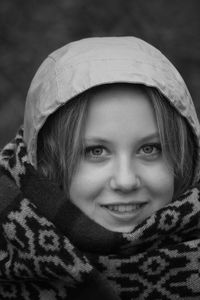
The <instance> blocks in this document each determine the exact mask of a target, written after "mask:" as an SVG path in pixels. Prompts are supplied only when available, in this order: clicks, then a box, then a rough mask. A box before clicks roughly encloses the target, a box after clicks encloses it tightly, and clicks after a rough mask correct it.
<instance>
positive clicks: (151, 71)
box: [24, 37, 200, 169]
mask: <svg viewBox="0 0 200 300" xmlns="http://www.w3.org/2000/svg"><path fill="white" fill-rule="evenodd" d="M115 82H121V83H122V82H126V83H140V84H144V85H146V86H152V87H156V88H157V89H158V90H159V91H160V92H161V93H162V94H163V95H164V96H166V98H167V99H169V101H170V102H171V104H172V105H173V106H174V107H175V108H176V109H177V110H178V112H179V113H180V114H181V115H182V116H184V117H185V118H186V119H187V120H188V122H189V124H190V126H191V127H192V130H193V132H194V134H195V136H196V137H197V143H198V146H199V149H200V125H199V121H198V118H197V115H196V111H195V108H194V105H193V102H192V99H191V96H190V94H189V91H188V89H187V87H186V85H185V83H184V81H183V79H182V77H181V76H180V74H179V72H178V71H177V70H176V69H175V67H174V66H173V65H172V64H171V63H170V61H169V60H168V59H167V58H166V57H165V56H164V55H163V54H162V53H161V52H160V51H159V50H157V49H156V48H154V47H153V46H151V45H149V44H148V43H146V42H144V41H143V40H141V39H138V38H135V37H104V38H103V37H100V38H87V39H83V40H80V41H76V42H73V43H70V44H68V45H66V46H64V47H62V48H60V49H58V50H57V51H55V52H53V53H52V54H50V55H49V56H48V57H47V59H46V60H45V61H44V62H43V63H42V65H41V66H40V68H39V70H38V71H37V73H36V75H35V77H34V78H33V81H32V83H31V86H30V89H29V92H28V95H27V101H26V106H25V117H24V138H25V142H26V144H27V148H28V155H29V159H30V162H31V163H32V164H33V165H34V166H36V163H37V161H36V151H37V149H36V148H37V136H38V132H39V130H40V129H41V127H42V126H43V124H44V123H45V121H46V119H47V117H48V116H49V115H50V114H52V113H53V112H55V110H57V109H58V108H59V107H60V106H62V105H63V104H65V103H66V102H67V101H69V100H70V99H72V98H73V97H74V96H77V95H78V94H80V93H82V92H84V91H85V90H87V89H89V88H91V87H94V86H98V85H101V84H109V83H115ZM199 153H200V151H199ZM199 156H200V154H199ZM198 169H199V168H198Z"/></svg>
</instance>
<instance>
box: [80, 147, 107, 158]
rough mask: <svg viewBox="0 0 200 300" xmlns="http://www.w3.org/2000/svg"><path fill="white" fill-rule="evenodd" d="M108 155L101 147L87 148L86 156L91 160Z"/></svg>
mask: <svg viewBox="0 0 200 300" xmlns="http://www.w3.org/2000/svg"><path fill="white" fill-rule="evenodd" d="M106 155H107V150H106V149H105V147H103V146H101V145H95V146H87V147H86V148H85V156H86V157H87V158H90V159H98V158H103V157H105V156H106Z"/></svg>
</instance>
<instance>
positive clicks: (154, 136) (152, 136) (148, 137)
mask: <svg viewBox="0 0 200 300" xmlns="http://www.w3.org/2000/svg"><path fill="white" fill-rule="evenodd" d="M153 139H159V140H160V136H159V133H158V132H154V133H150V134H148V135H146V136H144V137H142V138H139V141H140V142H141V143H144V142H146V141H149V140H153ZM84 141H85V142H86V143H87V142H93V143H107V144H110V143H111V142H110V141H109V140H107V139H106V138H101V137H96V136H94V137H93V136H89V137H88V138H85V139H84Z"/></svg>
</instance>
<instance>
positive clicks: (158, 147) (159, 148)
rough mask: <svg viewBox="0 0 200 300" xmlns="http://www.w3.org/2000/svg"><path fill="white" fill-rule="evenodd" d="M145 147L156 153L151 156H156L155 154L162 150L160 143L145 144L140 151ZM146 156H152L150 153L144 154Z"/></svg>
mask: <svg viewBox="0 0 200 300" xmlns="http://www.w3.org/2000/svg"><path fill="white" fill-rule="evenodd" d="M145 147H152V149H153V148H154V149H156V153H153V154H157V153H160V152H162V148H161V144H160V143H150V144H146V145H143V146H142V147H141V149H144V148H145ZM146 154H147V155H153V154H152V153H146Z"/></svg>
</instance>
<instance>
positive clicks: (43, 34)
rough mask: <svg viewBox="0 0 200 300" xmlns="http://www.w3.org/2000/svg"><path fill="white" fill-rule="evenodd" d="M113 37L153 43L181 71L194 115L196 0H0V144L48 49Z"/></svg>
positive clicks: (199, 41)
mask: <svg viewBox="0 0 200 300" xmlns="http://www.w3.org/2000/svg"><path fill="white" fill-rule="evenodd" d="M115 35H117V36H119V35H135V36H137V37H140V38H143V39H145V40H146V41H147V42H150V43H151V44H153V45H154V46H156V47H158V48H159V49H160V50H161V51H162V52H163V53H164V54H165V55H166V56H167V57H168V58H169V59H170V60H171V61H172V63H173V64H175V66H176V67H177V69H178V70H179V71H180V73H181V74H182V76H183V78H184V80H185V81H186V83H187V85H188V88H189V90H190V93H191V94H192V97H193V100H194V102H195V106H196V108H197V112H198V115H199V116H200V101H199V98H200V89H199V85H200V1H199V0H40V1H38V0H0V147H2V146H3V145H4V144H5V143H6V142H7V141H9V139H11V138H12V137H13V136H14V135H15V132H16V130H17V129H18V127H19V125H20V124H21V123H22V121H23V111H24V103H25V98H26V94H27V90H28V88H29V85H30V82H31V79H32V77H33V75H34V73H35V72H36V70H37V68H38V67H39V65H40V64H41V62H42V61H43V59H44V58H45V57H46V56H47V55H48V54H49V53H50V52H51V51H53V50H55V49H57V48H58V47H61V46H63V45H64V44H66V43H68V42H71V41H74V40H76V39H80V38H84V37H89V36H115Z"/></svg>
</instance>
